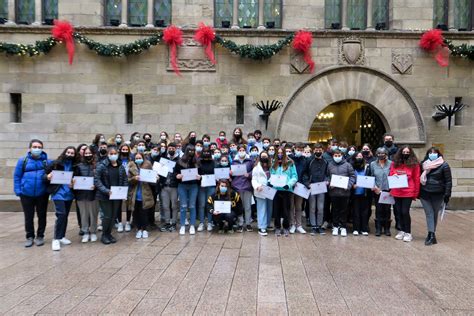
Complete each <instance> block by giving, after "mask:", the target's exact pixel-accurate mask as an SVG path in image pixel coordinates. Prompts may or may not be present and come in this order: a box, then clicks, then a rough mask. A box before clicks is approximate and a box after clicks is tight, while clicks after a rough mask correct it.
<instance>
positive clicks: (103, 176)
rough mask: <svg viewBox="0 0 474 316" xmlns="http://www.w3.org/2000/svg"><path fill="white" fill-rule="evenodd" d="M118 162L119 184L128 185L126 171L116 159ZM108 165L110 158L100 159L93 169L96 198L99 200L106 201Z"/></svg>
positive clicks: (108, 179)
mask: <svg viewBox="0 0 474 316" xmlns="http://www.w3.org/2000/svg"><path fill="white" fill-rule="evenodd" d="M117 163H118V164H119V186H128V179H127V172H126V171H125V167H124V166H123V165H122V164H121V163H120V161H117ZM109 165H110V160H109V159H105V160H104V161H102V162H101V163H100V164H99V165H98V166H97V169H96V170H95V175H94V185H95V188H96V190H97V192H96V198H97V200H99V201H108V200H109V192H110V177H109Z"/></svg>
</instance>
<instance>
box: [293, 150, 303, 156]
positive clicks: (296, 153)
mask: <svg viewBox="0 0 474 316" xmlns="http://www.w3.org/2000/svg"><path fill="white" fill-rule="evenodd" d="M302 155H303V153H302V152H301V151H298V150H297V151H295V157H301V156H302Z"/></svg>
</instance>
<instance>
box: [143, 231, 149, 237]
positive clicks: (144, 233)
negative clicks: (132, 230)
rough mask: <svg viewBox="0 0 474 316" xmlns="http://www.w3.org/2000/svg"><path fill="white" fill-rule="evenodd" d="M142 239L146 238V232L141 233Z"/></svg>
mask: <svg viewBox="0 0 474 316" xmlns="http://www.w3.org/2000/svg"><path fill="white" fill-rule="evenodd" d="M142 238H148V232H147V231H146V230H144V231H143V233H142Z"/></svg>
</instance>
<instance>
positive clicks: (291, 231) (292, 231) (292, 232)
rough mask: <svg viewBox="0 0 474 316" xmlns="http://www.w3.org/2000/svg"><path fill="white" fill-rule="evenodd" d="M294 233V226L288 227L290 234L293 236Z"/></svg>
mask: <svg viewBox="0 0 474 316" xmlns="http://www.w3.org/2000/svg"><path fill="white" fill-rule="evenodd" d="M295 231H296V226H295V225H291V227H290V234H294V233H295Z"/></svg>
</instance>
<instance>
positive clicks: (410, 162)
mask: <svg viewBox="0 0 474 316" xmlns="http://www.w3.org/2000/svg"><path fill="white" fill-rule="evenodd" d="M405 148H408V149H409V150H410V155H409V156H408V159H406V160H405V159H403V155H402V152H403V150H404V149H405ZM393 163H394V165H395V167H398V166H401V165H406V166H408V167H414V166H416V165H417V164H419V161H418V158H416V155H415V152H414V151H413V148H411V147H410V146H408V145H406V146H403V147H400V148H399V149H398V151H397V153H396V154H395V155H394V156H393Z"/></svg>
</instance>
